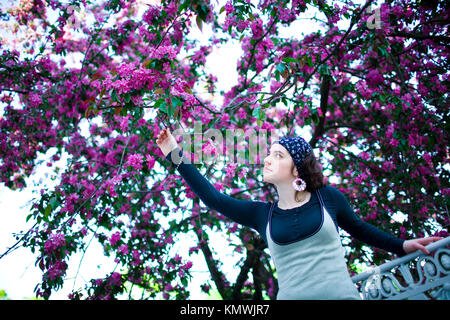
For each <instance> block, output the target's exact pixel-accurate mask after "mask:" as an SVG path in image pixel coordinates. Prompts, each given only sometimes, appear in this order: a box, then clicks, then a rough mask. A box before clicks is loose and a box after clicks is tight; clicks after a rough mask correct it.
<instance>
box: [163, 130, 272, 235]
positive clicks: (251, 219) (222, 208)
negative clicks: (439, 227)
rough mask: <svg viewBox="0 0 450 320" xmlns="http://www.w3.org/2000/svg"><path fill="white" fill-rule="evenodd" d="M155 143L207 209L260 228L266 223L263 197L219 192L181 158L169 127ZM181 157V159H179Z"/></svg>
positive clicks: (181, 154)
mask: <svg viewBox="0 0 450 320" xmlns="http://www.w3.org/2000/svg"><path fill="white" fill-rule="evenodd" d="M157 143H158V146H159V147H160V148H161V151H162V152H163V154H164V156H165V157H166V159H167V160H169V161H170V162H171V163H173V164H174V165H175V166H177V170H178V172H179V173H180V174H181V176H182V177H183V178H184V180H185V181H186V183H187V184H188V185H189V187H190V188H191V190H192V191H193V192H194V193H195V194H196V195H197V196H198V197H199V198H200V200H202V202H203V203H204V204H205V205H206V206H207V207H208V208H210V209H213V210H216V211H217V212H219V213H221V214H223V215H224V216H226V217H228V218H230V219H231V220H233V221H234V222H237V223H239V224H242V225H244V226H247V227H249V228H252V229H255V230H257V231H260V230H261V229H262V227H263V226H264V225H265V220H264V219H265V218H266V215H265V214H264V212H265V210H264V208H263V206H265V203H264V202H262V201H248V200H239V199H235V198H232V197H230V196H227V195H225V194H223V193H221V192H219V191H218V190H217V189H216V188H215V187H214V185H213V184H212V183H211V182H209V181H208V180H207V179H206V178H205V177H204V176H203V175H202V174H201V173H200V172H199V171H198V169H197V168H196V167H195V166H194V165H193V164H191V163H186V162H185V161H183V159H184V157H183V158H182V156H183V151H182V150H181V148H180V147H179V146H178V144H177V143H176V140H175V138H174V137H173V136H172V135H171V133H170V130H169V129H164V130H163V131H162V132H161V133H160V134H159V136H158V140H157ZM180 159H181V162H180Z"/></svg>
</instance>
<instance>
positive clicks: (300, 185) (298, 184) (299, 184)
mask: <svg viewBox="0 0 450 320" xmlns="http://www.w3.org/2000/svg"><path fill="white" fill-rule="evenodd" d="M292 186H293V187H294V189H295V190H297V191H303V190H305V189H306V182H305V181H304V180H303V179H301V178H296V179H295V180H294V181H292Z"/></svg>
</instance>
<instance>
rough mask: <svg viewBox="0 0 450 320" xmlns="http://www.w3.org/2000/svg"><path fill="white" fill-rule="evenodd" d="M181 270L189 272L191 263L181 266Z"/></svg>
mask: <svg viewBox="0 0 450 320" xmlns="http://www.w3.org/2000/svg"><path fill="white" fill-rule="evenodd" d="M181 268H182V269H183V270H189V269H190V268H192V261H188V262H187V263H186V264H185V265H183V266H181Z"/></svg>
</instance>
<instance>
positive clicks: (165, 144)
mask: <svg viewBox="0 0 450 320" xmlns="http://www.w3.org/2000/svg"><path fill="white" fill-rule="evenodd" d="M156 143H157V144H158V147H159V148H160V149H161V151H162V153H163V154H164V156H167V155H168V154H169V153H170V151H172V150H173V149H175V148H176V147H178V143H177V140H175V137H174V136H173V135H172V133H171V132H170V129H169V128H166V129H163V130H162V131H161V132H160V133H159V134H158V138H157V139H156Z"/></svg>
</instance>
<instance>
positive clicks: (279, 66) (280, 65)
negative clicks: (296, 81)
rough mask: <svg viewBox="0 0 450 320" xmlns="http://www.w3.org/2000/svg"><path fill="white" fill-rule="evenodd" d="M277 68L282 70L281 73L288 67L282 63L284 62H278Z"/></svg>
mask: <svg viewBox="0 0 450 320" xmlns="http://www.w3.org/2000/svg"><path fill="white" fill-rule="evenodd" d="M276 68H277V70H278V71H280V72H281V73H283V72H284V70H286V67H285V66H284V64H282V63H279V64H277V66H276Z"/></svg>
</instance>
